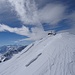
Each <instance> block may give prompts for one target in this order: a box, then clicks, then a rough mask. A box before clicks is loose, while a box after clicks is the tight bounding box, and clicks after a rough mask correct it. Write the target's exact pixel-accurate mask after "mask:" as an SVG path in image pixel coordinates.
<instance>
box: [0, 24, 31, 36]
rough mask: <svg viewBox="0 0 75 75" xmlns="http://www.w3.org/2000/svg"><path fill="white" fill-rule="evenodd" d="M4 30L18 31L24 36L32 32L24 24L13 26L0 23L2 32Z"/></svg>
mask: <svg viewBox="0 0 75 75" xmlns="http://www.w3.org/2000/svg"><path fill="white" fill-rule="evenodd" d="M2 31H9V32H11V33H16V34H19V35H24V36H28V35H29V34H30V32H29V29H28V28H27V27H25V26H22V27H21V28H16V27H15V28H12V27H9V26H7V25H4V24H0V32H2Z"/></svg>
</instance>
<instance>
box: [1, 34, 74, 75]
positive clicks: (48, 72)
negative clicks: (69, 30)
mask: <svg viewBox="0 0 75 75" xmlns="http://www.w3.org/2000/svg"><path fill="white" fill-rule="evenodd" d="M73 36H74V35H73ZM73 36H72V35H71V34H64V33H62V34H57V35H55V36H52V37H51V36H48V37H46V38H44V39H41V40H39V41H36V42H35V43H33V44H31V45H29V46H28V47H27V48H26V49H25V50H23V51H22V52H21V53H19V54H17V55H16V56H14V57H13V58H12V59H10V60H8V61H6V62H5V63H1V64H0V75H75V42H74V41H75V36H74V37H73ZM26 65H27V66H26Z"/></svg>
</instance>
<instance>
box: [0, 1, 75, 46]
mask: <svg viewBox="0 0 75 75" xmlns="http://www.w3.org/2000/svg"><path fill="white" fill-rule="evenodd" d="M74 16H75V0H32V1H30V0H28V1H27V2H26V1H25V0H19V1H18V0H16V2H15V0H7V1H6V0H1V1H0V46H2V45H8V44H23V45H26V44H29V43H31V42H32V41H35V40H38V39H40V38H42V37H44V36H46V35H47V33H48V32H49V30H55V31H56V32H58V31H62V30H69V31H71V32H74V30H75V29H74V27H75V25H74V23H75V18H74Z"/></svg>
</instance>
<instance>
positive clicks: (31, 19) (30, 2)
mask: <svg viewBox="0 0 75 75" xmlns="http://www.w3.org/2000/svg"><path fill="white" fill-rule="evenodd" d="M9 2H10V3H11V4H12V6H13V7H14V8H15V11H16V12H17V15H18V17H19V18H20V20H21V21H22V22H23V23H24V24H30V25H36V26H38V25H41V23H51V24H53V25H54V24H56V23H58V22H59V21H61V20H62V19H63V18H64V16H65V10H66V6H64V5H62V4H56V3H52V4H47V5H46V6H44V7H43V8H40V9H38V7H37V3H35V0H16V1H15V0H9Z"/></svg>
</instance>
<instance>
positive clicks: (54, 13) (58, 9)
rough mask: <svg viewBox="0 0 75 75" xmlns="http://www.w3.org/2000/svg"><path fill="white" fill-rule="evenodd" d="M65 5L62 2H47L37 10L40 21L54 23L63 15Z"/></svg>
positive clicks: (62, 17)
mask: <svg viewBox="0 0 75 75" xmlns="http://www.w3.org/2000/svg"><path fill="white" fill-rule="evenodd" d="M65 10H66V6H63V5H62V4H47V5H46V6H45V7H44V8H43V9H40V10H39V17H40V20H41V22H42V23H50V24H52V25H56V24H57V23H58V22H59V21H61V20H62V19H64V17H65Z"/></svg>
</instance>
